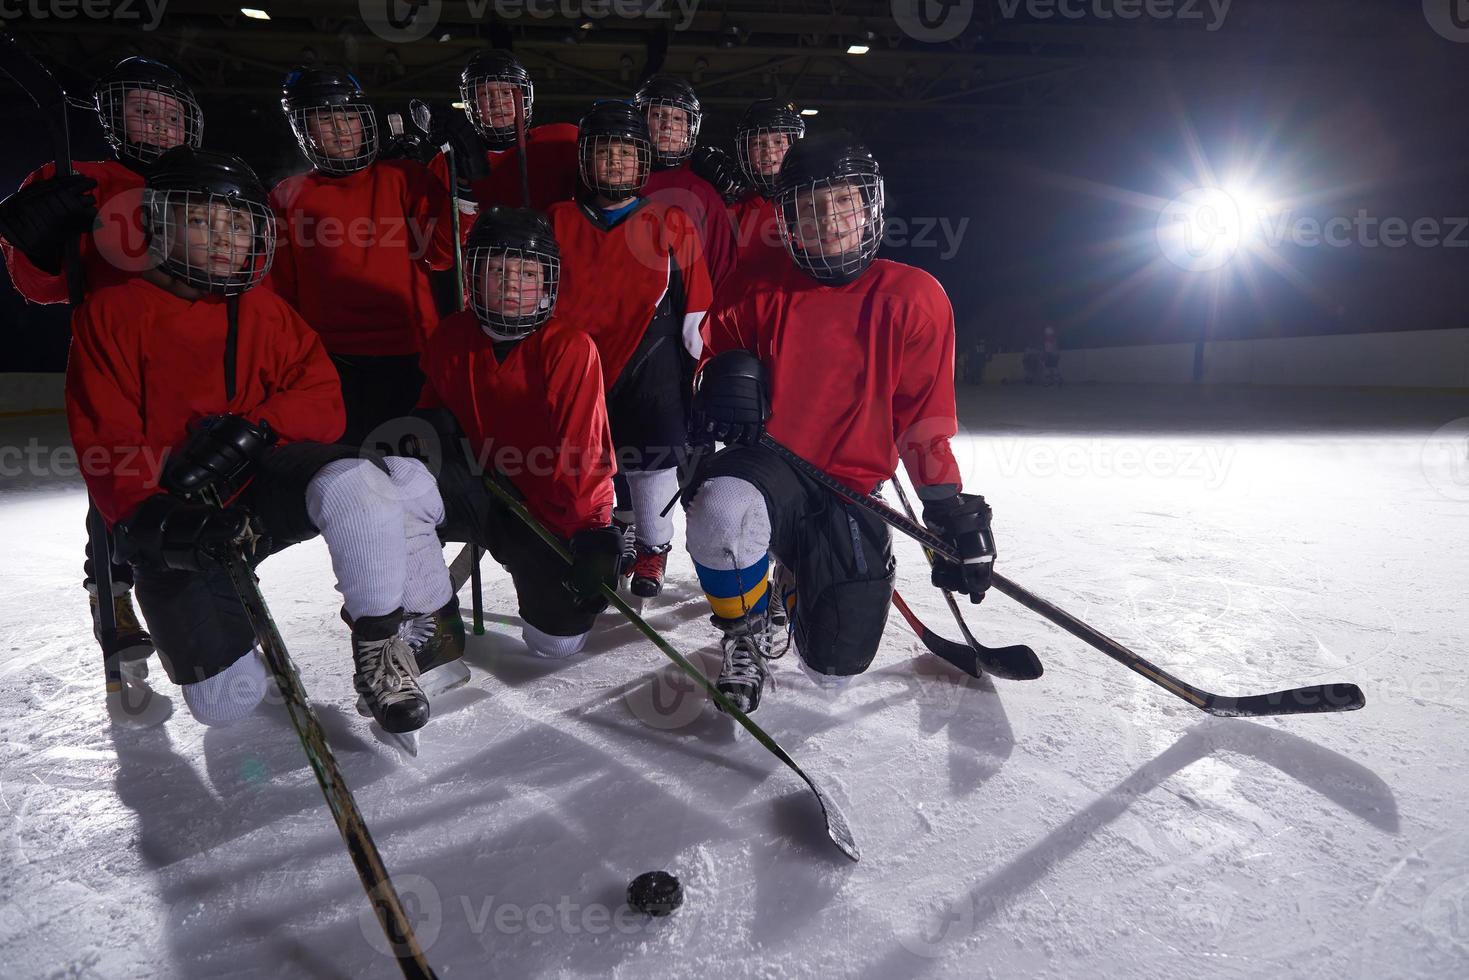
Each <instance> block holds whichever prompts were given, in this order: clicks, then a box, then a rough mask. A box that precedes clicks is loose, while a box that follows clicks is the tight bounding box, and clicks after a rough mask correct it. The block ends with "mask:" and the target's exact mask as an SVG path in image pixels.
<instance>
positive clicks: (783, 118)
mask: <svg viewBox="0 0 1469 980" xmlns="http://www.w3.org/2000/svg"><path fill="white" fill-rule="evenodd" d="M805 135H806V123H805V122H804V121H802V119H801V116H800V115H799V114H798V113H797V112H796V110H795V107H794V106H791V105H788V104H785V103H782V102H777V101H776V100H775V99H760V100H759V101H757V102H755V103H753V104H752V105H751V106H750V108H748V109H746V110H745V114H744V115H743V116H742V117H740V121H739V124H738V125H737V126H736V127H735V157H736V159H737V160H738V161H739V165H740V170H741V172H743V173H744V175H745V179H746V181H748V183H749V188H750V189H749V190H748V191H747V192H746V193H745V195H744V197H742V198H740V199H739V201H737V202H736V203H735V204H734V205H732V206H731V207H730V209H729V213H730V218H731V220H732V221H733V222H734V230H735V244H736V248H737V258H736V260H735V261H736V268H737V270H738V271H739V272H740V273H741V274H751V275H758V274H760V273H762V272H763V271H764V270H765V269H766V268H768V267H778V268H783V267H785V266H786V265H787V264H788V263H789V259H787V258H786V254H785V248H784V247H783V246H782V245H781V241H780V232H779V230H778V229H777V227H776V219H775V203H774V197H775V180H776V176H777V175H778V174H779V173H780V165H781V161H783V160H784V159H785V156H786V153H787V152H788V151H789V150H790V148H791V146H792V144H794V143H795V142H796V141H797V140H799V139H800V138H801V137H803V136H805Z"/></svg>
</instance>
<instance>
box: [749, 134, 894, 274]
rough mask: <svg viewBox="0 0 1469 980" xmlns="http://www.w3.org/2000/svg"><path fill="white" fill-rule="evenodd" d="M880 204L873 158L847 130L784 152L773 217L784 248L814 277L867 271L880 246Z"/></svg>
mask: <svg viewBox="0 0 1469 980" xmlns="http://www.w3.org/2000/svg"><path fill="white" fill-rule="evenodd" d="M885 206H886V205H885V202H884V199H883V183H882V171H881V170H880V169H879V168H878V166H877V160H876V159H875V158H874V157H873V156H872V151H870V150H869V149H868V148H867V146H866V145H865V144H863V143H862V142H861V141H860V140H858V139H857V138H856V137H855V136H853V135H852V134H851V133H847V132H835V133H824V134H822V135H820V136H813V137H811V138H810V139H803V140H800V141H798V142H797V143H796V144H795V145H794V146H792V147H791V149H790V151H789V152H788V153H786V156H785V161H784V162H783V163H782V164H781V167H780V176H779V178H778V179H777V181H776V192H775V215H776V221H777V223H778V225H779V228H780V237H781V241H782V242H784V243H785V247H786V251H787V252H789V253H790V255H791V258H793V259H794V260H795V262H796V265H798V266H800V267H801V268H802V269H803V270H805V271H806V272H807V273H808V274H809V275H810V276H811V277H812V278H813V279H815V280H817V281H818V282H822V283H827V284H830V285H841V284H843V283H848V282H851V281H852V280H854V279H856V278H857V277H858V276H860V275H862V273H863V272H865V271H867V267H868V266H869V265H871V264H872V260H873V259H875V258H877V252H878V249H879V248H881V247H882V232H883V223H884V217H885ZM823 239H830V241H829V242H824V241H823Z"/></svg>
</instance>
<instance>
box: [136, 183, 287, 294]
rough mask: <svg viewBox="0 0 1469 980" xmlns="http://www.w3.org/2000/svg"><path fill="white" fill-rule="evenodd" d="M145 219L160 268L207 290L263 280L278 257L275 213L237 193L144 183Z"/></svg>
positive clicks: (237, 288)
mask: <svg viewBox="0 0 1469 980" xmlns="http://www.w3.org/2000/svg"><path fill="white" fill-rule="evenodd" d="M143 220H144V223H145V228H146V230H147V233H148V252H149V255H151V256H152V258H153V260H154V261H155V262H156V263H157V267H158V268H161V269H162V270H163V271H164V272H167V273H168V274H169V275H171V276H173V277H174V278H175V279H179V280H182V281H183V282H186V283H188V284H189V285H190V286H193V287H195V288H196V289H202V290H204V291H206V292H210V293H218V294H220V295H222V296H236V295H238V294H240V293H243V292H245V291H246V290H247V289H250V288H252V287H254V286H256V285H259V283H260V281H261V280H262V279H264V278H265V275H266V273H268V272H269V271H270V263H271V260H272V259H273V258H274V257H275V237H276V224H275V215H274V214H273V213H272V212H271V210H270V208H269V207H267V206H265V205H264V204H261V203H259V202H257V201H251V200H247V199H245V198H242V197H240V196H238V195H235V194H218V193H214V192H211V191H202V190H172V189H155V188H152V187H145V188H144V189H143Z"/></svg>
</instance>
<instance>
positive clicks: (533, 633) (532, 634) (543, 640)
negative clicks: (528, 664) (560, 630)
mask: <svg viewBox="0 0 1469 980" xmlns="http://www.w3.org/2000/svg"><path fill="white" fill-rule="evenodd" d="M587 635H588V634H586V633H578V634H577V635H575V636H552V635H551V634H550V633H547V632H544V631H543V630H538V629H536V628H535V627H534V626H532V625H531V624H530V623H526V624H525V625H524V626H522V627H521V630H520V636H521V639H523V640H525V645H526V647H527V648H528V649H529V650H530V652H531V653H533V654H535V655H536V656H537V657H541V658H543V659H545V660H564V659H565V658H567V657H570V656H573V655H575V654H578V653H581V651H582V647H584V646H586V645H587Z"/></svg>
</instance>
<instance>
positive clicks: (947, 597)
mask: <svg viewBox="0 0 1469 980" xmlns="http://www.w3.org/2000/svg"><path fill="white" fill-rule="evenodd" d="M893 486H894V488H896V489H897V491H898V499H899V500H901V501H902V502H903V510H904V511H905V512H906V513H907V514H908V517H909V519H910V520H912V521H913V522H914V523H917V521H918V518H917V516H916V515H915V514H914V513H913V505H912V504H910V503H909V502H908V495H907V494H906V493H905V492H904V491H903V485H902V484H901V483H899V482H898V480H897V479H896V478H894V479H893ZM923 554H924V557H926V558H927V559H928V564H929V567H930V568H931V567H933V553H932V552H930V551H928V550H927V549H925V550H924V552H923ZM939 591H940V592H941V593H942V594H943V597H944V601H945V602H946V603H948V605H949V612H951V613H953V614H954V622H956V623H958V624H959V632H960V634H961V635H963V637H964V639H965V640H966V641H967V642H968V643H969V646H968V648H967V649H966V648H965V647H963V646H960V644H958V643H952V641H950V640H944V639H942V638H941V637H937V636H935V639H938V640H940V642H943V643H950V644H951V645H952V646H955V647H958V648H959V649H960V650H963V651H964V652H965V653H966V654H968V655H969V656H970V657H971V658H974V659H977V655H978V651H979V650H981V649H984V644H982V643H980V642H979V641H978V640H976V639H975V638H974V634H973V633H971V632H969V624H968V623H966V622H964V614H963V613H961V612H960V611H959V604H958V603H957V602H955V601H954V594H953V593H952V592H949V591H948V590H947V589H940V590H939ZM894 595H896V593H894ZM899 611H901V610H899ZM924 642H925V643H928V642H929V641H928V640H927V639H925V640H924ZM929 649H930V650H932V649H933V647H932V646H929ZM1004 649H1005V650H1025V651H1027V652H1029V653H1030V658H1031V659H1032V660H1034V662H1035V663H1034V669H1035V673H1033V674H1031V675H1030V676H1028V677H1011V678H1009V680H1022V681H1023V680H1035V679H1036V678H1037V677H1039V676H1041V673H1042V672H1043V670H1044V668H1043V667H1042V666H1041V662H1040V658H1039V657H1037V656H1036V655H1035V652H1034V651H1032V650H1030V648H1029V647H1005V648H1004ZM935 652H936V653H937V651H935ZM939 656H941V657H942V656H943V654H939ZM1012 657H1014V658H1023V657H1024V654H1020V653H1015V654H1013V655H1012ZM944 659H946V660H947V659H948V658H947V657H945V658H944ZM950 663H953V661H952V660H951V661H950ZM960 669H963V666H962V665H960ZM995 676H997V677H1003V676H1005V675H1003V674H996V675H995Z"/></svg>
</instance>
